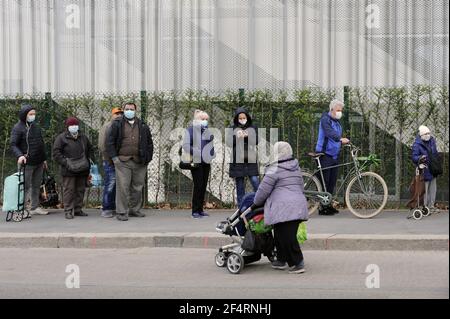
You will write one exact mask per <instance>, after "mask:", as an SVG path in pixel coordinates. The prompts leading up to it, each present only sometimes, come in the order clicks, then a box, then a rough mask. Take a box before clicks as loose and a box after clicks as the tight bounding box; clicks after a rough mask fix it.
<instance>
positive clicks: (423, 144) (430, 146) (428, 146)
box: [411, 136, 438, 182]
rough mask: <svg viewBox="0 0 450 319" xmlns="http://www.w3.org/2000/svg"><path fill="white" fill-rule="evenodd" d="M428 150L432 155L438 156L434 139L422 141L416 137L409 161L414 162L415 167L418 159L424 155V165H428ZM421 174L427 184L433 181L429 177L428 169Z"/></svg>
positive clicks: (431, 176) (431, 177)
mask: <svg viewBox="0 0 450 319" xmlns="http://www.w3.org/2000/svg"><path fill="white" fill-rule="evenodd" d="M428 150H430V151H431V153H432V154H433V155H437V154H438V151H437V148H436V140H435V138H434V137H431V138H430V140H429V141H424V140H422V139H421V138H420V136H417V137H416V140H415V141H414V144H413V146H412V156H411V159H412V161H413V162H414V164H416V166H418V165H419V159H420V157H421V156H422V155H425V156H426V157H427V160H426V162H425V164H426V165H427V166H428V165H430V156H429V154H428ZM423 174H424V180H425V181H427V182H429V181H431V180H432V179H433V175H431V173H430V170H429V169H428V167H427V168H425V169H424V172H423Z"/></svg>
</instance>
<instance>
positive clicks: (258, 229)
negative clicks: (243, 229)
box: [248, 219, 272, 234]
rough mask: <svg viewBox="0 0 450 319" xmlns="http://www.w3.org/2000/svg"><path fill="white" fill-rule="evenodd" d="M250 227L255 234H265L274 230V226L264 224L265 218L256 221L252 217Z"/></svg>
mask: <svg viewBox="0 0 450 319" xmlns="http://www.w3.org/2000/svg"><path fill="white" fill-rule="evenodd" d="M248 225H249V228H250V230H251V231H253V232H255V234H264V233H267V232H269V231H271V230H272V227H271V226H269V225H265V224H264V219H261V220H259V221H255V220H253V219H251V220H250V221H249V222H248Z"/></svg>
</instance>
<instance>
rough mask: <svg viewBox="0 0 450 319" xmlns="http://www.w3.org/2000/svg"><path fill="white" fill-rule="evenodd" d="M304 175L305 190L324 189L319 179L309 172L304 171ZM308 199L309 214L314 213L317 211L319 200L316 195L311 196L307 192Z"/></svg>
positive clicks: (316, 190) (319, 190)
mask: <svg viewBox="0 0 450 319" xmlns="http://www.w3.org/2000/svg"><path fill="white" fill-rule="evenodd" d="M302 177H303V185H304V190H305V191H313V192H321V191H322V185H321V184H320V182H319V179H318V178H317V177H315V176H314V175H312V174H311V173H308V172H303V171H302ZM305 196H306V199H307V201H308V214H309V215H312V214H314V213H315V212H316V211H317V208H318V207H319V204H320V203H319V200H318V199H317V197H315V196H310V195H308V194H305Z"/></svg>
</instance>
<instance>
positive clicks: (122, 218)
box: [116, 214, 128, 222]
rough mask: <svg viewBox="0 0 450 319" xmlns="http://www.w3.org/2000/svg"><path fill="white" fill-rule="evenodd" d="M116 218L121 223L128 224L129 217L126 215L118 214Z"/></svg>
mask: <svg viewBox="0 0 450 319" xmlns="http://www.w3.org/2000/svg"><path fill="white" fill-rule="evenodd" d="M116 218H117V220H120V221H121V222H126V221H127V220H128V216H127V215H126V214H117V216H116Z"/></svg>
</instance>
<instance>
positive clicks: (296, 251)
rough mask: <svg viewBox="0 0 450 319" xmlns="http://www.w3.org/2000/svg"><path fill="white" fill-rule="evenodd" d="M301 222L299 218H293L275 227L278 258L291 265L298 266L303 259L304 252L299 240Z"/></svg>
mask: <svg viewBox="0 0 450 319" xmlns="http://www.w3.org/2000/svg"><path fill="white" fill-rule="evenodd" d="M299 224H300V221H299V220H293V221H289V222H284V223H279V224H275V225H274V227H273V230H274V239H275V247H276V249H277V260H279V261H281V262H287V263H288V265H289V267H292V266H297V265H298V264H299V263H301V262H302V261H303V253H302V250H301V249H300V244H299V243H298V240H297V230H298V225H299Z"/></svg>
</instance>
